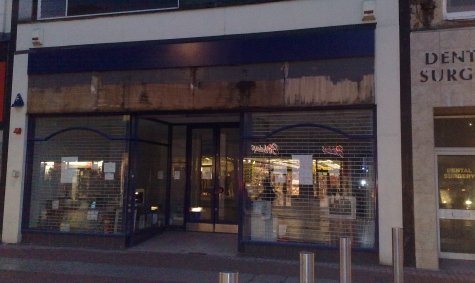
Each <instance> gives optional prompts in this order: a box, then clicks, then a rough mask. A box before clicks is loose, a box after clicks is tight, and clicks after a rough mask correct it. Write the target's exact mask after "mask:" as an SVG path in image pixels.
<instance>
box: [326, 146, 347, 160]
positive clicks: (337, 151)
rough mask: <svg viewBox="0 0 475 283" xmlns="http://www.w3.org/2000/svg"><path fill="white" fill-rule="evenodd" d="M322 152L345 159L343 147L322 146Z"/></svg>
mask: <svg viewBox="0 0 475 283" xmlns="http://www.w3.org/2000/svg"><path fill="white" fill-rule="evenodd" d="M322 152H323V153H326V154H331V155H336V156H340V157H343V147H342V146H341V145H337V146H326V145H324V146H322Z"/></svg>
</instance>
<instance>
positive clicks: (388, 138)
mask: <svg viewBox="0 0 475 283" xmlns="http://www.w3.org/2000/svg"><path fill="white" fill-rule="evenodd" d="M376 4H377V5H376V18H377V20H378V25H377V29H376V54H375V83H376V104H377V123H378V125H377V132H378V145H377V150H378V201H379V202H378V204H379V251H380V254H379V259H380V262H381V263H382V264H392V232H391V229H392V227H402V169H401V168H402V167H401V123H400V121H401V118H400V113H401V112H400V111H401V109H400V100H399V99H400V85H399V80H400V73H399V70H400V66H399V65H400V64H399V18H398V17H399V15H398V12H397V11H398V3H397V1H393V0H379V1H377V3H376Z"/></svg>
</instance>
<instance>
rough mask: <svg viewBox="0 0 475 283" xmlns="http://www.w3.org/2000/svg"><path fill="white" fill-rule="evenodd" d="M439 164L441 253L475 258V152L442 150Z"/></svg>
mask: <svg viewBox="0 0 475 283" xmlns="http://www.w3.org/2000/svg"><path fill="white" fill-rule="evenodd" d="M437 167H438V188H439V235H440V236H439V243H440V244H439V246H440V255H441V257H443V258H454V259H475V245H473V243H474V242H475V152H474V151H471V152H470V151H458V152H454V151H451V152H444V153H442V152H439V154H438V155H437Z"/></svg>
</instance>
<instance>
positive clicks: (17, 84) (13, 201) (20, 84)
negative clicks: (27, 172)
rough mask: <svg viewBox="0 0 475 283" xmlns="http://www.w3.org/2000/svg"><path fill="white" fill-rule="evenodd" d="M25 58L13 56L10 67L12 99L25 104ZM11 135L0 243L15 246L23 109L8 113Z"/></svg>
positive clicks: (18, 224) (23, 146)
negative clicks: (17, 175) (18, 129)
mask: <svg viewBox="0 0 475 283" xmlns="http://www.w3.org/2000/svg"><path fill="white" fill-rule="evenodd" d="M27 66H28V55H27V54H22V55H16V56H15V58H14V67H13V82H12V93H11V96H12V100H11V101H14V100H15V97H16V95H17V93H20V94H21V95H22V97H23V101H24V102H25V104H26V103H27V99H28V97H27V95H26V93H27V91H28V76H27V74H26V72H27ZM15 128H21V129H22V133H21V135H16V134H13V133H12V131H13V129H15ZM10 129H11V132H10V135H9V140H8V145H9V146H8V158H7V172H6V184H5V208H4V218H3V231H2V241H3V242H4V243H18V242H19V241H21V233H20V232H21V216H22V203H23V186H24V178H23V176H24V168H25V166H24V165H25V156H26V154H25V153H26V152H25V149H26V136H27V135H26V133H27V120H26V107H19V108H12V109H11V113H10ZM14 170H16V171H18V172H19V174H20V177H13V171H14Z"/></svg>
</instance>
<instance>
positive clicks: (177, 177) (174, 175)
mask: <svg viewBox="0 0 475 283" xmlns="http://www.w3.org/2000/svg"><path fill="white" fill-rule="evenodd" d="M173 179H175V180H180V171H174V172H173Z"/></svg>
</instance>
